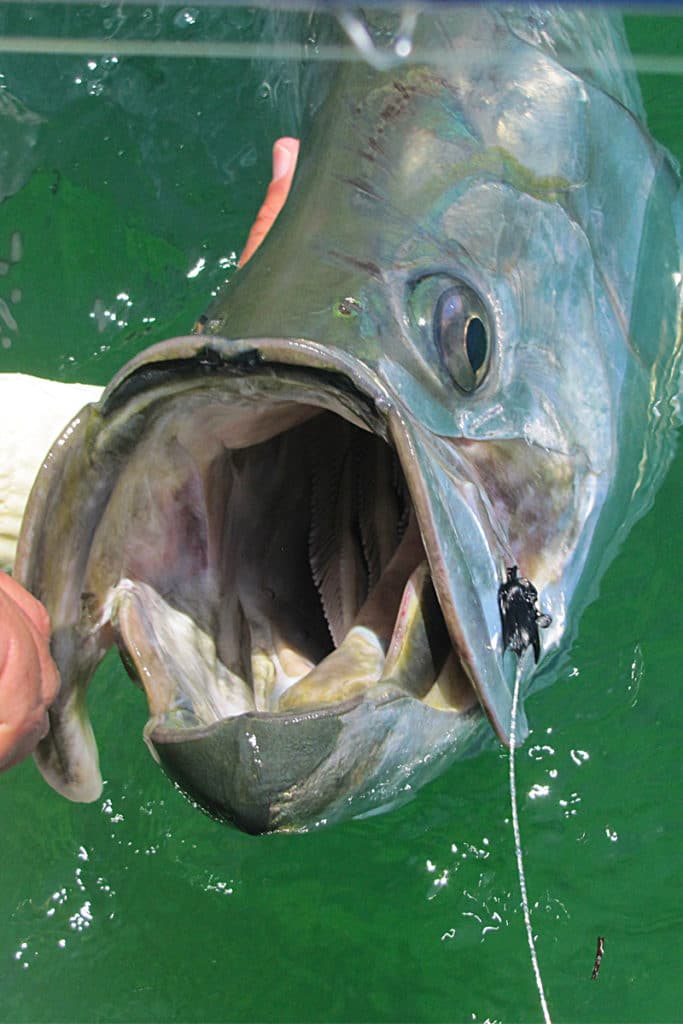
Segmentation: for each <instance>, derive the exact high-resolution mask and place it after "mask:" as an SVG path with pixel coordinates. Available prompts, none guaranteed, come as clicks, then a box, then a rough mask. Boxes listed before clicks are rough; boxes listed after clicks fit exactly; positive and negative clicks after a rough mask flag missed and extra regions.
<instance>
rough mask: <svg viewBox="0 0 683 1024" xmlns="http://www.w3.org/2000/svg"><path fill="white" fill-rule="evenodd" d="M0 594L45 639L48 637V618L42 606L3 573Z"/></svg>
mask: <svg viewBox="0 0 683 1024" xmlns="http://www.w3.org/2000/svg"><path fill="white" fill-rule="evenodd" d="M0 592H2V593H5V594H7V596H8V597H9V598H10V599H11V600H12V601H14V603H15V604H16V605H18V606H19V608H21V610H22V612H23V613H24V615H27V616H28V618H29V619H30V620H31V622H32V623H33V625H34V626H35V627H36V629H37V630H38V631H39V632H40V633H42V634H43V635H44V636H46V637H48V636H49V635H50V616H49V615H48V613H47V611H46V609H45V608H44V606H43V605H42V604H41V603H40V601H39V600H38V599H37V598H35V597H34V596H33V594H30V593H29V592H28V590H24V588H23V587H22V586H21V584H20V583H17V581H16V580H15V579H12V577H11V576H8V575H7V573H4V572H0Z"/></svg>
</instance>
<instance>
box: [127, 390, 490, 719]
mask: <svg viewBox="0 0 683 1024" xmlns="http://www.w3.org/2000/svg"><path fill="white" fill-rule="evenodd" d="M188 416H189V413H188ZM162 419H163V418H162ZM252 420H253V427H252V429H247V428H245V426H244V423H245V422H246V421H245V420H244V419H243V420H242V421H241V426H240V436H239V438H237V436H236V434H235V433H234V432H232V434H231V432H230V431H227V432H226V429H225V428H224V427H220V426H218V424H219V423H220V422H221V417H220V410H219V409H216V410H213V411H212V410H211V408H207V409H205V411H204V414H203V415H202V417H197V416H196V410H194V414H193V421H192V422H193V428H192V430H190V429H189V419H187V420H185V419H184V417H183V415H178V412H177V409H176V410H175V412H174V417H173V420H172V422H173V429H172V430H171V431H170V432H169V422H170V418H169V422H165V423H157V426H156V429H155V430H153V431H152V433H151V435H150V436H149V437H148V438H147V439H146V440H145V441H144V442H143V443H142V444H141V445H140V446H139V448H138V451H137V454H136V459H135V461H136V463H137V471H136V472H134V474H133V479H134V481H135V483H134V486H133V485H131V483H130V480H131V474H130V473H129V474H128V477H129V480H128V484H127V486H125V487H124V486H123V485H120V486H119V492H120V493H119V494H118V495H115V496H114V497H115V500H114V502H113V505H114V511H115V512H116V506H117V505H118V511H119V512H120V506H121V502H123V501H125V502H126V503H127V505H128V509H129V513H130V517H131V519H133V518H134V519H135V522H136V524H138V525H137V526H136V529H137V530H138V536H137V539H136V541H135V543H134V544H131V545H129V546H128V547H127V550H126V554H125V557H123V559H122V562H121V564H120V565H119V566H118V569H117V573H116V578H115V579H113V580H112V583H113V584H114V585H113V586H112V587H111V588H110V591H109V597H108V602H107V604H108V607H107V615H108V617H110V618H111V622H112V626H113V628H114V631H115V634H116V637H117V642H118V644H119V648H120V650H121V653H122V656H123V659H124V662H125V663H126V665H127V667H128V669H129V671H130V673H131V675H132V676H133V677H134V678H136V680H137V681H139V682H140V683H141V684H142V686H143V688H144V690H145V693H146V696H147V700H148V704H149V709H150V720H149V722H148V725H147V727H146V730H145V735H146V737H147V738H148V739H149V738H150V736H154V735H164V736H166V737H169V738H170V737H172V735H173V734H182V735H183V736H187V735H188V731H196V730H199V731H202V732H203V731H205V730H206V729H207V728H211V727H212V726H214V725H215V724H216V723H218V722H221V721H224V720H225V719H226V718H231V717H234V716H238V715H241V714H245V713H252V714H254V713H256V714H259V715H266V716H273V715H278V716H288V717H291V716H301V715H302V714H303V715H313V716H318V715H321V714H322V715H325V714H329V713H330V712H331V711H332V710H334V709H336V708H339V707H340V706H342V705H344V706H349V705H353V704H358V703H360V702H361V701H363V700H364V699H366V698H368V697H371V698H372V699H377V698H380V699H382V698H385V697H386V698H390V697H391V696H392V695H401V696H405V695H408V696H410V697H412V698H414V699H415V700H418V701H420V702H422V703H424V704H426V705H428V706H430V707H432V708H435V709H438V710H440V711H444V712H452V713H460V714H461V713H464V712H466V711H469V710H470V709H471V708H473V707H475V706H477V704H478V701H477V697H476V695H475V692H474V689H473V687H472V685H471V683H470V681H469V679H468V676H467V674H466V672H465V670H464V668H463V666H462V664H461V662H460V659H459V658H458V656H457V654H456V653H455V651H454V649H453V647H452V643H451V639H450V636H449V630H448V627H447V624H446V622H445V620H444V616H443V613H442V611H441V608H440V606H439V602H438V600H437V597H436V594H435V591H434V587H433V585H432V580H431V576H430V570H429V561H428V556H427V552H426V551H425V547H424V544H423V540H422V536H421V533H420V529H419V525H418V522H417V517H416V513H415V509H414V508H413V504H412V501H411V497H410V495H409V493H408V487H407V484H406V479H405V475H404V473H403V470H402V468H401V465H400V462H399V459H398V457H397V455H396V453H395V451H394V450H393V448H392V447H391V446H390V445H389V444H388V443H387V442H386V441H385V440H383V439H382V438H381V437H379V436H377V435H375V434H373V433H371V432H369V431H368V430H367V429H365V428H364V427H361V426H359V425H356V423H354V422H351V421H350V420H348V419H346V418H344V417H343V416H341V415H339V414H338V413H336V412H332V411H329V410H327V409H320V408H316V407H313V406H308V405H302V404H297V403H281V404H280V406H279V410H278V415H274V414H273V409H272V408H271V409H270V410H267V411H266V412H265V413H264V414H263V415H260V416H258V417H257V416H256V415H255V414H253V415H252ZM202 424H203V428H202V429H203V433H202V435H201V436H198V434H197V429H198V425H202ZM265 424H268V425H267V426H266V425H265ZM287 424H293V425H291V426H289V428H288V429H282V426H285V427H286V425H287ZM281 425H282V426H281ZM209 427H210V428H211V430H210V431H209V432H210V434H211V436H208V434H207V430H208V429H209ZM162 436H163V438H164V442H163V446H162V447H161V449H160V445H159V439H160V437H162ZM189 438H192V440H191V441H190V440H189ZM152 446H153V448H152ZM152 451H153V455H152ZM133 468H134V469H135V467H133ZM141 513H142V514H141ZM141 522H144V524H145V525H144V527H143V528H142V531H141V532H140V528H139V524H140V523H141ZM159 537H164V538H165V539H164V543H163V544H161V545H160V544H159Z"/></svg>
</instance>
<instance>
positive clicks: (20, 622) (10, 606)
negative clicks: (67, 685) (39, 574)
mask: <svg viewBox="0 0 683 1024" xmlns="http://www.w3.org/2000/svg"><path fill="white" fill-rule="evenodd" d="M0 600H1V601H2V602H3V603H2V604H0V622H1V623H2V633H3V639H4V641H5V644H6V642H7V638H8V637H11V636H12V635H13V632H14V631H16V630H17V629H19V628H20V629H21V635H22V637H23V642H24V643H26V644H27V645H31V646H32V648H33V651H34V653H35V655H36V657H37V658H38V676H37V679H38V680H39V683H40V693H41V699H42V701H43V703H44V704H45V705H46V706H49V705H50V704H51V703H52V701H53V700H54V699H55V697H56V696H57V692H58V690H59V684H60V677H59V672H58V670H57V666H56V665H55V663H54V661H53V660H52V655H51V654H50V617H49V615H48V613H47V611H46V609H45V608H44V607H43V605H42V604H41V603H40V601H38V600H37V599H36V598H35V597H34V596H33V594H30V593H29V592H28V591H27V590H24V588H23V587H22V586H21V585H20V584H19V583H17V581H16V580H14V579H12V577H11V576H7V575H6V574H5V573H0ZM24 629H26V630H28V634H26V633H25V632H24ZM1 651H2V645H0V652H1ZM4 656H6V655H3V656H2V657H4ZM1 671H2V669H1V668H0V672H1ZM0 678H1V677H0Z"/></svg>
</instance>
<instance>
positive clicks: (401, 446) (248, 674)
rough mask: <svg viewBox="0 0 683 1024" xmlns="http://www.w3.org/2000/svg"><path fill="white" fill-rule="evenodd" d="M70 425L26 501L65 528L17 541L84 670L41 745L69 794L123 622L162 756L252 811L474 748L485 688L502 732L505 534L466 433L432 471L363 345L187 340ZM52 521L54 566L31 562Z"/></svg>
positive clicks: (326, 801)
mask: <svg viewBox="0 0 683 1024" xmlns="http://www.w3.org/2000/svg"><path fill="white" fill-rule="evenodd" d="M66 436H68V437H69V443H70V445H71V447H72V450H73V452H74V453H75V454H73V455H72V456H71V458H70V459H69V457H68V456H67V459H66V465H63V464H62V465H57V466H55V467H54V468H53V471H52V472H51V473H48V474H47V476H46V477H44V478H43V480H42V483H41V487H39V488H38V489H37V491H36V492H35V493H34V495H33V496H32V499H31V501H32V508H31V509H30V513H31V516H30V518H31V519H32V520H35V519H40V520H41V521H42V522H45V519H46V517H47V519H48V520H49V521H50V522H51V524H52V525H51V527H50V529H51V530H53V531H54V532H53V533H52V534H51V533H50V531H47V533H46V534H45V536H44V537H42V536H41V537H39V538H38V539H37V540H36V543H34V544H33V547H32V548H31V553H30V559H29V558H27V557H26V556H25V555H23V554H22V551H21V550H20V557H19V568H20V571H21V572H22V574H23V577H24V578H25V579H30V578H31V577H32V580H31V581H32V583H33V586H34V589H35V590H36V591H37V592H38V593H39V594H41V593H42V594H45V595H50V592H51V591H54V590H55V589H56V590H57V591H58V595H57V596H55V595H54V593H52V595H51V600H50V602H49V606H50V608H51V611H52V615H53V622H54V623H55V629H54V650H55V657H56V659H57V662H58V664H59V667H60V670H61V672H62V678H63V679H66V680H76V681H77V684H78V687H80V689H78V687H77V691H76V692H74V691H73V687H69V686H67V687H66V688H64V690H63V692H62V693H60V697H59V698H58V701H57V703H56V704H55V706H54V707H53V709H52V710H51V713H50V714H51V732H50V734H48V736H47V737H46V739H45V740H44V741H43V742H42V744H41V747H40V748H39V751H38V754H37V760H38V763H39V766H40V767H41V770H42V771H43V773H44V774H45V775H46V777H47V778H48V781H50V782H51V784H52V785H53V786H55V788H57V789H58V790H59V791H60V792H62V793H64V795H67V796H69V797H71V798H72V799H81V800H83V799H85V800H89V799H94V798H96V797H97V795H98V794H99V791H100V787H101V780H100V776H99V769H98V767H97V753H96V747H95V745H94V739H93V738H92V733H91V731H90V726H89V723H88V720H87V714H86V713H85V708H84V689H85V686H87V682H88V680H89V678H90V675H92V672H93V671H94V668H95V666H96V664H97V662H98V661H99V660H100V658H101V657H102V654H103V653H104V651H105V650H106V649H107V647H108V646H110V645H111V643H113V642H115V643H117V644H118V646H119V649H120V651H121V654H122V658H123V660H124V663H125V664H126V666H127V668H128V670H129V672H130V674H131V675H132V676H133V677H134V679H136V680H137V681H138V682H139V683H140V684H141V686H142V688H143V689H144V691H145V694H146V696H147V701H148V704H149V710H150V718H149V721H148V723H147V726H146V728H145V738H146V741H147V743H148V745H149V747H150V749H151V751H152V753H153V755H154V756H155V758H156V759H157V760H160V761H161V763H162V764H163V766H164V768H165V770H166V771H167V772H168V774H170V775H171V776H172V777H173V778H174V779H175V780H176V782H177V783H178V784H179V786H180V787H181V788H182V789H183V790H184V791H185V792H187V793H188V794H190V795H191V796H192V797H193V798H194V799H196V800H197V801H198V802H199V803H200V804H201V805H202V806H203V807H205V808H206V809H208V810H209V811H210V812H212V813H214V814H217V815H219V816H221V817H223V818H226V819H228V820H231V821H233V822H235V823H236V824H237V825H239V826H240V827H242V828H244V829H247V830H249V831H254V832H263V831H271V830H275V829H280V828H306V827H310V826H311V825H312V824H315V823H317V822H318V821H320V820H325V821H329V820H334V819H335V818H337V817H348V816H349V814H354V813H355V814H357V813H364V812H367V811H371V810H373V809H375V808H378V807H383V806H385V805H387V804H392V803H395V802H397V801H400V800H403V799H406V798H407V796H409V795H410V792H411V791H412V789H413V788H415V787H417V786H418V785H420V784H422V782H424V781H425V780H426V779H427V778H430V777H431V776H433V775H435V774H437V773H438V771H440V770H442V768H443V764H444V761H448V760H452V759H453V758H454V757H456V756H457V755H458V754H461V753H462V751H463V748H464V747H465V745H470V746H471V743H472V739H473V736H474V735H475V734H476V735H479V726H480V724H481V722H482V721H485V718H484V716H483V715H482V714H481V709H482V708H483V709H484V710H485V711H486V713H487V715H488V717H489V719H490V720H491V722H492V723H493V725H494V728H495V729H496V731H497V732H498V733H499V735H500V736H501V738H502V739H503V740H505V739H507V731H506V730H507V727H508V724H509V706H510V691H511V685H512V682H511V677H510V666H511V663H515V660H516V659H515V658H514V656H513V655H508V656H507V657H506V658H505V659H504V658H503V654H504V651H503V649H502V643H501V638H500V619H499V613H498V608H497V603H496V600H497V592H498V587H499V584H500V581H501V577H502V572H503V567H504V563H505V552H504V549H503V548H502V547H501V545H500V541H499V537H500V528H499V527H495V528H494V526H493V525H492V523H491V516H490V510H489V511H488V512H487V510H486V507H484V506H482V504H481V500H480V496H479V493H478V491H477V489H476V488H475V487H474V486H473V483H472V480H471V479H466V478H465V477H464V476H463V475H462V474H463V471H462V465H464V464H465V462H464V460H463V458H462V457H461V456H458V454H457V442H454V441H449V442H448V444H449V448H448V451H449V452H450V453H451V455H452V458H451V460H450V462H449V463H448V465H446V466H445V468H444V456H443V452H441V451H440V447H439V445H440V443H441V442H440V441H439V439H438V438H435V437H434V436H433V435H431V434H430V433H429V432H428V431H426V430H424V428H422V427H420V425H419V424H416V423H415V422H414V420H413V419H411V417H409V416H408V415H407V414H406V413H405V411H404V410H403V409H402V408H401V403H400V401H399V400H398V399H397V398H396V397H395V396H392V395H390V394H388V393H387V391H386V390H385V389H384V388H383V387H382V386H381V385H380V384H379V382H378V379H377V377H376V376H375V374H374V372H373V371H372V370H371V369H369V368H368V367H367V366H366V365H365V364H364V363H362V362H361V361H359V360H357V359H355V358H353V357H350V356H349V355H347V354H345V353H339V352H335V351H332V352H331V351H330V350H329V349H326V348H324V347H323V346H319V345H317V344H315V343H312V342H303V341H296V342H295V341H290V340H286V339H285V340H279V339H261V340H259V341H249V342H235V341H224V340H222V339H219V338H211V339H209V340H208V341H206V340H201V339H199V338H197V337H192V338H186V339H176V340H175V341H173V342H165V343H163V344H162V345H159V346H155V347H154V348H152V349H150V350H148V351H147V352H146V353H144V354H142V355H141V356H139V357H137V359H135V360H133V361H132V363H129V364H128V366H127V367H126V368H124V370H123V371H121V373H120V374H119V375H118V376H117V377H115V378H114V380H113V381H112V383H111V384H110V386H109V387H108V388H107V390H106V391H105V393H104V395H103V398H102V400H101V402H100V404H99V406H96V407H86V410H84V412H83V413H82V414H81V417H80V418H79V420H78V421H76V423H75V424H74V425H72V427H71V428H69V431H68V432H67V435H65V437H66ZM78 439H80V440H82V442H83V444H82V445H81V446H80V449H79V446H78V445H77V444H72V442H74V440H78ZM63 440H64V439H62V441H63ZM54 451H55V452H56V453H57V454H56V456H55V458H56V459H61V458H62V455H61V453H60V448H59V444H58V445H57V446H56V447H55V449H54ZM456 456H457V457H456ZM458 459H460V463H462V465H461V468H460V470H458V465H459V462H458ZM74 488H76V489H79V495H80V497H79V495H75V494H74ZM65 494H68V495H69V497H70V498H71V499H72V502H73V499H74V498H76V501H77V502H79V504H80V507H81V509H82V515H81V517H80V520H79V521H78V522H77V523H76V524H74V523H73V522H72V521H71V520H72V519H73V517H71V520H69V521H67V515H68V513H66V512H65V511H63V509H64V508H65V507H66V504H67V503H66V502H65V501H64V496H65ZM51 538H52V541H53V543H55V542H56V540H57V538H58V539H59V542H60V543H61V545H62V547H63V549H64V559H63V561H62V562H61V564H62V565H65V564H66V565H69V566H70V571H69V574H67V576H68V578H62V576H60V575H59V571H58V570H57V569H55V570H54V578H52V579H47V578H44V579H42V580H40V579H36V577H35V574H36V573H41V572H43V571H44V567H45V566H47V567H48V568H47V570H46V571H47V573H48V574H49V573H52V572H53V569H52V568H50V566H53V561H50V560H49V559H48V558H47V557H45V558H44V559H43V561H41V556H43V555H44V551H47V550H49V548H50V541H51ZM84 538H85V539H84ZM26 543H27V544H28V546H29V547H30V544H31V537H30V533H29V535H28V536H27V538H26ZM41 544H42V545H43V547H42V548H41ZM69 552H71V558H69ZM39 567H43V568H39ZM506 666H507V669H506ZM512 670H513V675H514V664H512ZM524 729H525V725H524V720H523V716H522V721H521V723H520V734H521V735H520V739H521V738H523V734H524Z"/></svg>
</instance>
